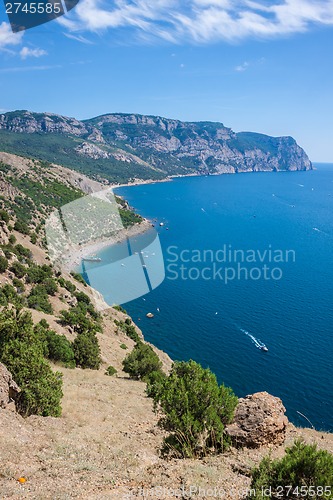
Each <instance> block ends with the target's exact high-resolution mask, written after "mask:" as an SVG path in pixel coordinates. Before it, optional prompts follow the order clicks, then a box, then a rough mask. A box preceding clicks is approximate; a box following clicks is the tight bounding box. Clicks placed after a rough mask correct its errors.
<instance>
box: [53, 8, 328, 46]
mask: <svg viewBox="0 0 333 500" xmlns="http://www.w3.org/2000/svg"><path fill="white" fill-rule="evenodd" d="M267 3H268V5H267ZM110 4H111V5H110ZM59 22H60V23H61V24H62V25H63V26H65V27H66V28H67V29H68V30H69V31H71V32H73V31H74V32H75V31H78V30H88V31H93V32H99V31H103V30H106V29H121V28H130V29H132V30H133V31H134V32H135V34H136V35H139V36H140V37H141V38H143V39H149V38H152V37H155V38H160V39H164V40H167V41H169V42H174V43H179V42H183V41H192V42H196V43H207V42H215V41H219V40H226V41H235V40H241V39H244V38H249V37H261V38H269V37H278V36H283V35H286V34H291V33H299V32H304V31H306V30H308V29H310V28H311V26H312V25H314V24H322V25H333V0H270V1H269V2H267V1H265V0H258V1H255V0H155V1H154V2H152V1H151V0H113V1H112V2H110V0H81V1H80V3H79V4H78V5H77V7H76V9H73V11H71V14H70V15H69V16H68V17H66V18H60V19H59Z"/></svg>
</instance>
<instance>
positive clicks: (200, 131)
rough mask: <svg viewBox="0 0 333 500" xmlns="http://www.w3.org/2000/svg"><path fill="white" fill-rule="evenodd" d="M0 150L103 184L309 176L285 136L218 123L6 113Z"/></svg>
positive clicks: (306, 163) (0, 118) (303, 157)
mask: <svg viewBox="0 0 333 500" xmlns="http://www.w3.org/2000/svg"><path fill="white" fill-rule="evenodd" d="M0 150H3V151H6V152H9V153H18V154H22V155H23V156H24V155H26V156H30V157H32V158H37V157H38V158H40V159H43V160H47V161H50V162H55V163H58V164H62V165H64V166H66V167H69V168H72V169H75V170H78V171H80V172H82V173H84V174H87V175H90V176H91V177H93V178H95V179H96V180H101V179H104V180H105V181H106V183H108V182H113V183H114V182H120V183H121V182H132V181H133V180H137V179H140V180H162V179H165V178H168V177H172V176H177V175H189V174H192V175H193V174H197V175H210V174H223V173H238V172H251V171H280V170H288V171H297V170H310V169H312V163H311V161H310V160H309V158H308V156H307V154H306V153H305V151H304V150H303V149H302V148H301V147H300V146H299V145H298V144H297V142H296V141H295V139H293V138H292V137H290V136H282V137H272V136H268V135H265V134H258V133H254V132H238V133H236V132H234V131H233V130H232V129H231V128H229V127H226V126H225V125H224V124H223V123H220V122H209V121H199V122H183V121H180V120H176V119H169V118H164V117H160V116H153V115H141V114H134V113H108V114H104V115H100V116H97V117H94V118H90V119H87V120H77V119H76V118H70V117H66V116H62V115H58V114H55V113H34V112H31V111H25V110H23V111H10V112H7V113H4V114H0Z"/></svg>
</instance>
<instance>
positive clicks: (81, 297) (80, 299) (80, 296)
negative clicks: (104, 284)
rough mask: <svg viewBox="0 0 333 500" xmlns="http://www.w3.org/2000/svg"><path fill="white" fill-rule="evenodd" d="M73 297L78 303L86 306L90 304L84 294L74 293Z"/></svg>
mask: <svg viewBox="0 0 333 500" xmlns="http://www.w3.org/2000/svg"><path fill="white" fill-rule="evenodd" d="M74 295H75V297H76V299H77V301H78V302H83V303H84V304H87V305H88V304H90V302H91V301H90V298H89V297H88V295H87V294H86V293H84V292H76V293H75V294H74Z"/></svg>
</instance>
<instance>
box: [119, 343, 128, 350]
mask: <svg viewBox="0 0 333 500" xmlns="http://www.w3.org/2000/svg"><path fill="white" fill-rule="evenodd" d="M120 349H128V347H127V345H126V344H120Z"/></svg>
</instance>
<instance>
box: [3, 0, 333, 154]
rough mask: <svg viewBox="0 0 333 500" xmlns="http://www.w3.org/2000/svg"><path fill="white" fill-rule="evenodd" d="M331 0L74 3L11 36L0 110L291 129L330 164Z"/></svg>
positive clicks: (6, 29) (275, 131) (6, 32)
mask: <svg viewBox="0 0 333 500" xmlns="http://www.w3.org/2000/svg"><path fill="white" fill-rule="evenodd" d="M332 53H333V0H266V1H264V0H258V1H256V0H254V1H252V0H80V1H79V3H78V5H77V6H76V7H75V8H74V9H72V10H71V11H70V12H68V13H66V14H65V15H64V16H62V17H59V18H58V19H55V20H53V21H51V22H49V23H47V24H44V25H42V26H39V27H36V28H31V29H29V30H26V31H22V32H19V33H16V34H14V33H13V32H12V31H11V28H10V25H9V23H8V18H7V15H6V12H5V9H4V6H3V4H1V5H0V112H6V111H9V110H15V109H28V110H31V111H39V112H43V111H48V112H53V113H57V114H63V115H66V116H74V117H76V118H78V119H84V118H91V117H94V116H98V115H101V114H105V113H112V112H123V113H141V114H150V115H159V116H165V117H168V118H177V119H180V120H186V121H200V120H201V121H202V120H204V121H218V122H222V123H224V124H225V125H226V126H228V127H231V128H232V129H233V130H235V131H236V132H239V131H253V132H261V133H265V134H269V135H274V136H280V135H291V136H293V137H294V138H295V139H296V140H297V142H298V143H299V144H300V145H301V146H302V147H304V149H305V150H306V152H307V153H308V155H309V156H310V159H311V160H312V161H315V162H316V161H317V162H333V56H332Z"/></svg>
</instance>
